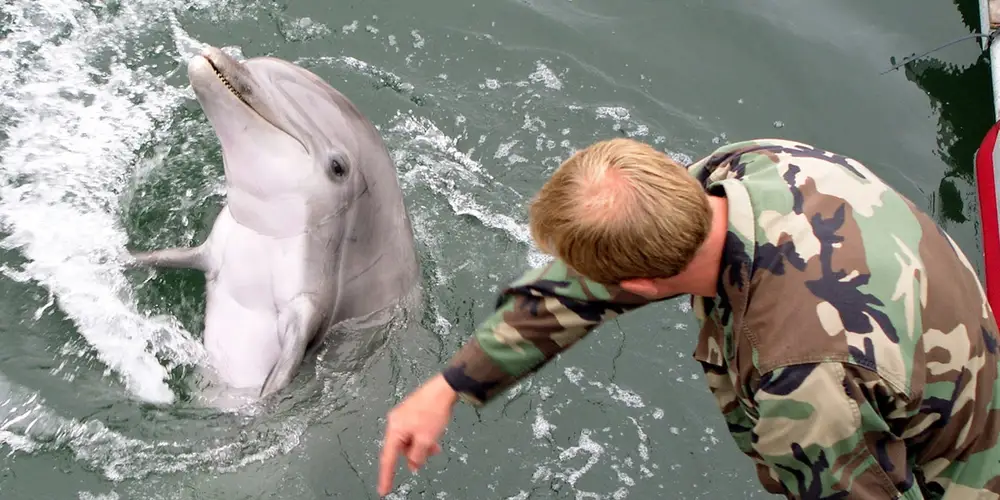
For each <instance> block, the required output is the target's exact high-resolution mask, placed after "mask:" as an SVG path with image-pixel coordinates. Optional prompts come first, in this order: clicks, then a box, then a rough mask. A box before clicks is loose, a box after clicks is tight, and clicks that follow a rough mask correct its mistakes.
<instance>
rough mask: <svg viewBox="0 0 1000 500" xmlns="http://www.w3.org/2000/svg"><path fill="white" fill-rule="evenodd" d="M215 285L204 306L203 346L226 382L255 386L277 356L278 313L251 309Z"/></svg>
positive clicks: (260, 382)
mask: <svg viewBox="0 0 1000 500" xmlns="http://www.w3.org/2000/svg"><path fill="white" fill-rule="evenodd" d="M225 292H226V290H225V289H224V288H221V287H220V288H216V289H215V293H212V294H211V295H210V296H209V297H208V300H207V304H206V308H205V336H204V343H205V350H206V351H207V352H208V355H209V361H210V362H211V364H212V368H213V370H214V371H215V372H216V373H217V374H218V376H219V377H220V378H221V379H222V381H223V382H225V383H226V384H227V385H230V386H233V387H239V388H247V387H258V386H260V385H261V384H263V383H264V380H265V379H266V378H267V374H268V373H269V372H270V371H271V368H272V367H273V366H274V364H275V363H276V362H277V360H278V356H279V355H280V353H281V343H280V341H279V338H278V320H277V313H276V311H275V310H274V309H273V308H270V309H250V308H247V307H244V306H242V305H241V304H239V303H238V302H237V301H236V300H234V297H233V296H232V295H230V294H227V293H225Z"/></svg>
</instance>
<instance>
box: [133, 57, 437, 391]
mask: <svg viewBox="0 0 1000 500" xmlns="http://www.w3.org/2000/svg"><path fill="white" fill-rule="evenodd" d="M187 71H188V79H189V81H190V83H191V87H192V88H193V89H194V93H195V96H196V98H197V100H198V103H199V104H200V106H201V108H202V110H203V111H204V113H205V115H206V117H207V118H208V121H209V122H210V123H211V126H212V128H213V130H214V131H215V134H216V136H217V137H218V139H219V142H220V145H221V147H222V157H223V166H224V171H225V182H226V202H225V204H224V205H223V207H222V210H221V211H220V212H219V214H218V216H217V217H216V219H215V221H214V223H213V225H212V229H211V232H210V234H209V235H208V236H207V237H206V238H205V240H204V242H203V243H201V244H200V245H197V246H192V247H176V248H162V249H156V250H151V251H146V252H138V251H130V252H129V254H130V256H131V257H132V259H133V260H132V262H131V263H130V265H132V266H151V267H161V268H187V269H197V270H200V271H202V272H204V273H205V277H206V287H205V288H206V289H205V320H204V334H203V340H202V341H203V343H204V346H205V350H206V351H207V353H208V358H209V362H210V364H211V367H210V368H211V369H212V371H214V372H215V374H216V376H217V377H219V378H220V379H221V381H222V382H224V383H225V384H226V385H228V386H230V387H234V388H237V389H242V390H250V391H256V390H258V388H259V393H258V396H259V397H260V398H264V397H266V396H268V395H271V394H273V393H275V392H277V391H280V390H281V389H283V388H284V387H286V386H287V385H288V384H289V382H290V381H291V380H292V378H293V377H294V376H295V374H296V373H297V371H298V369H299V366H300V365H301V363H302V360H303V358H304V356H305V354H306V352H307V351H308V350H309V349H311V348H312V347H313V346H315V345H317V343H318V342H319V341H321V340H322V338H323V337H324V336H325V333H326V332H327V331H329V329H330V328H331V327H333V326H334V325H336V324H337V323H340V322H342V321H344V320H347V319H351V318H361V317H364V316H367V315H370V314H372V313H375V312H377V311H380V310H383V309H384V308H386V307H388V306H390V305H392V304H393V303H394V302H395V301H397V300H399V299H400V298H401V297H403V296H404V295H406V294H407V293H409V291H411V290H412V289H413V287H415V286H416V283H417V281H418V277H419V269H418V262H417V257H416V252H415V250H414V237H413V230H412V227H411V223H410V218H409V216H408V214H407V210H406V206H405V204H404V202H403V194H402V191H401V189H400V185H399V179H398V178H397V172H396V168H395V165H394V164H393V161H392V159H391V158H390V156H389V152H388V150H387V149H386V146H385V144H384V142H383V140H382V137H381V135H380V134H379V132H378V130H376V128H375V127H374V126H373V125H372V123H371V122H370V121H369V120H368V119H367V118H366V117H365V116H364V115H363V114H362V113H361V111H359V110H358V108H357V107H355V105H354V104H353V103H352V102H351V101H350V100H348V98H347V97H345V96H344V95H343V94H341V93H340V92H338V91H337V90H335V89H334V88H333V87H331V86H330V85H329V84H327V83H326V82H325V81H324V80H322V79H321V78H320V77H318V76H316V75H315V74H313V73H312V72H310V71H308V70H306V69H304V68H302V67H300V66H298V65H295V64H293V63H291V62H288V61H285V60H281V59H278V58H274V57H254V58H250V59H248V60H245V61H243V62H240V61H237V60H236V59H234V58H232V57H230V56H229V55H227V54H226V53H224V52H222V51H221V50H219V49H218V48H215V47H207V48H206V49H205V50H203V51H202V52H201V53H200V54H199V55H197V56H194V57H192V58H191V59H190V60H189V62H188V66H187Z"/></svg>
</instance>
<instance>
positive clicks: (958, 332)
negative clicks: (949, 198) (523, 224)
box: [444, 140, 1000, 499]
mask: <svg viewBox="0 0 1000 500" xmlns="http://www.w3.org/2000/svg"><path fill="white" fill-rule="evenodd" d="M688 169H689V172H690V173H691V175H693V176H694V177H695V178H697V179H698V180H699V181H700V182H701V183H702V184H703V185H704V186H705V189H706V191H707V192H709V193H710V194H714V195H720V196H726V197H727V199H728V202H729V203H728V204H729V212H728V217H729V225H728V233H727V238H726V243H725V250H724V256H723V263H722V269H721V270H720V278H719V282H718V292H717V294H716V296H715V297H693V298H692V305H693V310H694V313H695V317H696V318H697V320H698V322H699V324H700V326H701V329H700V333H699V337H698V341H697V346H696V347H695V350H694V358H695V359H696V360H697V361H699V362H700V363H701V365H702V367H703V369H704V371H705V373H706V379H707V381H708V385H709V388H710V389H711V392H712V394H713V395H714V396H715V399H716V400H717V402H718V404H719V408H720V409H721V411H722V414H723V416H724V417H725V420H726V423H727V424H728V428H729V430H730V432H731V434H732V436H733V438H734V439H735V441H736V444H737V445H738V446H739V448H740V449H741V450H742V451H743V452H744V453H746V454H747V455H748V456H749V457H750V458H751V459H753V460H754V462H755V463H756V465H757V472H758V477H759V479H760V481H761V483H762V485H763V487H764V488H765V489H766V490H768V491H770V492H772V493H778V494H783V495H785V496H786V497H788V498H802V499H821V498H822V499H826V498H864V499H887V498H907V499H913V498H942V497H943V496H945V494H946V493H947V497H948V498H956V499H957V498H983V499H985V498H990V499H997V498H1000V497H998V493H1000V446H998V443H997V437H998V433H1000V413H998V410H997V408H1000V397H998V396H1000V394H998V391H1000V382H998V377H997V371H998V370H997V364H998V355H997V326H996V323H995V320H994V318H993V313H992V311H991V310H990V308H989V306H988V305H987V303H986V298H985V295H984V293H983V290H982V287H981V285H980V281H979V279H978V277H977V275H976V273H975V271H974V269H973V268H972V266H971V265H970V263H969V262H968V260H967V258H966V257H965V255H963V253H962V251H961V250H960V249H959V248H958V247H957V245H956V244H955V243H954V241H952V239H951V238H950V237H949V236H948V235H947V234H946V233H945V231H944V230H942V229H941V228H940V227H939V226H938V225H937V224H936V223H935V222H934V221H933V220H932V219H931V218H930V217H928V216H927V215H926V214H925V213H924V212H922V211H921V210H920V209H918V208H917V207H916V206H914V205H913V204H912V203H911V202H910V201H909V200H907V199H906V198H905V197H903V196H902V195H900V194H899V193H897V192H895V191H894V190H892V189H891V188H889V187H888V186H887V185H886V184H884V183H883V182H882V181H881V180H880V179H878V178H877V177H876V176H875V175H874V174H872V173H871V172H870V171H869V170H868V169H867V168H865V167H864V166H863V165H862V164H860V163H859V162H857V161H856V160H854V159H851V158H847V157H844V156H841V155H837V154H834V153H830V152H826V151H821V150H818V149H815V148H813V147H811V146H808V145H805V144H801V143H796V142H790V141H779V140H757V141H747V142H742V143H736V144H730V145H727V146H724V147H722V148H719V149H718V150H716V151H715V152H713V153H712V154H711V155H709V156H708V157H706V158H704V159H702V160H700V161H698V162H696V163H694V164H692V165H691V166H689V168H688ZM931 285H933V286H931ZM646 304H648V301H646V300H645V299H643V298H641V297H638V296H635V295H633V294H630V293H628V292H625V291H624V290H622V289H620V288H617V287H615V286H605V285H600V284H598V283H595V282H593V281H590V280H588V279H586V278H584V277H582V276H580V275H578V274H577V273H575V272H573V271H572V270H571V269H568V268H567V267H566V265H565V264H563V263H562V262H560V261H558V260H556V261H553V262H551V263H550V264H548V265H546V266H544V267H542V268H539V269H534V270H531V271H529V272H527V273H526V274H524V275H523V276H521V277H520V278H519V279H517V280H516V281H514V282H513V283H511V284H510V285H509V286H507V287H506V288H505V289H504V290H503V292H502V294H501V296H500V299H499V301H498V303H497V307H496V311H495V312H494V313H493V314H492V315H491V316H490V317H489V318H487V319H486V320H485V321H484V322H483V323H482V324H481V325H480V326H479V328H478V329H477V330H476V332H475V333H474V334H473V335H472V337H471V338H470V339H469V341H468V342H467V343H466V344H465V345H464V346H463V347H462V349H461V350H460V351H459V352H458V353H456V354H455V356H454V357H453V358H452V360H451V361H450V363H449V365H448V366H447V367H446V368H445V370H444V376H445V379H446V380H447V381H448V382H449V383H450V384H451V386H452V387H453V388H454V389H455V390H456V391H458V392H459V394H460V395H461V396H462V398H463V399H464V400H466V401H468V402H471V403H473V404H477V405H481V404H485V403H486V402H488V401H490V400H491V399H492V398H494V397H495V396H496V395H497V394H499V393H500V392H502V391H504V390H505V389H507V388H509V387H510V386H511V385H512V384H514V383H515V382H517V381H518V380H519V379H521V378H523V377H525V376H527V375H529V374H530V373H533V372H534V371H536V370H538V369H539V368H541V367H542V366H544V365H545V363H546V362H548V361H549V360H551V359H552V358H553V357H554V356H555V355H556V354H558V353H560V352H562V351H564V350H566V349H567V348H569V347H570V346H572V345H573V344H574V343H575V342H577V341H578V340H580V339H581V338H582V337H583V336H584V335H586V334H587V333H588V332H590V331H592V330H593V329H594V328H596V327H598V326H599V325H601V324H602V323H603V322H605V321H607V320H609V319H611V318H613V317H615V316H617V315H620V314H623V313H625V312H627V311H629V310H633V309H635V308H638V307H641V306H644V305H646Z"/></svg>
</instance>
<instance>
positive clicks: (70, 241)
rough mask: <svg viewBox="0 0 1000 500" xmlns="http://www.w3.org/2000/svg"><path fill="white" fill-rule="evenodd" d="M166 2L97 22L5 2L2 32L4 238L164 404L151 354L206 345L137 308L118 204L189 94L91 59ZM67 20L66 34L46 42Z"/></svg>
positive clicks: (167, 398)
mask: <svg viewBox="0 0 1000 500" xmlns="http://www.w3.org/2000/svg"><path fill="white" fill-rule="evenodd" d="M170 7H171V5H170V4H169V3H165V2H163V3H157V2H149V1H145V2H143V1H140V2H132V3H125V4H122V5H121V11H120V12H119V13H118V14H117V15H116V16H115V17H113V18H111V19H110V20H102V19H98V18H97V17H95V15H94V14H93V13H92V12H91V10H90V8H89V7H86V6H83V5H81V4H77V3H71V2H65V1H62V0H42V1H35V0H15V1H14V2H13V4H11V5H10V6H9V7H7V8H6V9H5V10H7V11H8V12H9V13H10V14H11V15H12V24H13V30H12V33H11V34H10V35H9V36H8V37H6V38H5V39H2V40H0V102H3V103H4V106H5V108H6V110H8V111H9V112H10V114H11V115H12V116H11V118H10V119H8V121H9V122H13V124H11V125H7V126H6V127H5V130H4V131H5V132H6V133H7V135H8V136H9V139H8V141H7V143H6V144H5V145H4V147H3V150H2V151H0V158H2V160H0V161H2V163H0V171H2V172H3V178H2V179H0V220H2V223H3V228H4V230H6V231H7V232H9V233H10V236H9V237H8V238H6V239H5V240H3V245H4V246H5V247H7V248H17V249H19V250H20V251H21V252H22V253H23V254H24V256H25V257H27V258H28V259H29V261H30V262H29V263H28V264H26V265H25V266H24V269H23V270H21V271H22V274H23V276H20V277H27V278H30V279H31V280H33V281H35V282H38V283H40V284H41V285H42V286H44V287H45V288H47V289H48V290H49V291H50V292H51V293H53V295H54V296H55V300H56V302H57V303H58V305H59V307H60V309H62V311H63V312H65V313H66V314H67V315H68V316H69V317H70V318H71V319H72V320H73V322H74V323H75V324H76V327H77V329H78V331H79V332H80V334H81V335H82V336H83V337H84V338H85V339H86V340H87V343H88V344H89V345H90V346H91V347H93V348H94V349H95V350H96V351H97V357H98V359H100V360H101V361H102V362H104V363H105V364H107V366H108V367H109V368H110V369H111V370H112V371H113V372H114V373H115V374H116V375H117V376H118V377H120V378H121V379H122V381H123V382H124V385H125V386H126V388H127V389H128V390H129V391H130V392H131V393H132V394H133V395H134V396H136V397H138V398H141V399H144V400H147V401H153V402H164V403H165V402H171V401H172V400H173V397H174V396H173V394H172V393H171V391H170V389H169V388H168V387H167V385H166V382H165V379H166V376H167V370H166V368H165V367H164V366H161V365H160V363H159V362H158V361H157V358H156V355H157V354H161V355H163V357H165V358H167V359H169V360H170V361H172V362H175V363H185V362H193V361H195V360H197V359H198V358H199V356H200V351H199V345H198V344H197V342H194V341H193V340H192V339H191V336H190V335H189V334H188V333H187V332H185V331H183V329H182V328H180V327H179V326H178V325H177V324H175V322H173V321H171V320H168V319H165V318H148V317H145V316H144V315H142V314H140V313H138V312H137V311H136V309H135V306H134V303H133V300H132V298H131V297H130V293H129V292H130V285H129V283H128V282H127V281H126V279H125V277H124V274H123V272H122V270H121V266H120V265H119V264H118V262H117V259H118V258H119V257H120V256H121V255H122V254H123V253H124V248H125V242H126V236H125V233H124V231H123V230H122V228H121V224H120V217H121V216H120V214H118V213H117V211H116V210H117V196H118V193H119V191H120V190H121V189H122V187H123V186H124V179H125V178H126V177H127V175H128V170H129V168H130V163H131V162H132V161H133V160H134V151H135V150H136V149H137V148H138V147H139V146H140V145H141V144H143V143H144V142H145V141H146V140H148V139H149V137H150V134H151V133H152V132H153V131H154V127H155V124H156V123H157V121H158V120H162V119H165V118H167V117H168V116H169V113H170V112H171V111H172V110H173V108H174V106H175V105H176V104H177V103H178V102H179V101H180V100H181V99H182V98H183V94H182V92H181V91H179V90H178V89H174V88H171V87H169V86H167V85H166V84H165V83H164V80H163V78H162V77H158V76H154V75H152V74H150V73H149V72H148V71H147V70H146V69H133V68H129V67H127V66H126V65H125V64H123V63H122V62H120V61H119V58H118V57H113V58H112V61H111V63H110V71H109V72H108V74H107V75H102V77H101V78H95V76H97V75H100V74H101V73H102V72H101V71H100V70H99V69H97V68H95V67H93V66H91V65H90V64H89V61H90V59H91V58H92V57H93V56H92V55H93V54H95V53H100V51H102V50H107V51H111V53H113V54H121V53H122V52H123V49H122V47H121V45H122V40H125V39H129V38H132V37H133V36H134V33H133V30H137V29H140V28H139V27H141V26H143V25H147V24H149V23H150V21H151V20H153V19H155V18H156V17H162V16H164V15H165V14H166V13H168V12H169V9H170ZM60 26H67V27H71V28H72V29H71V31H69V33H70V34H69V35H68V36H66V37H65V38H64V39H62V40H61V41H60V43H51V40H50V39H51V38H52V37H53V32H54V31H58V30H57V29H56V28H57V27H60ZM183 41H184V42H185V43H186V42H188V41H189V39H187V38H185V39H184V40H183ZM195 45H196V44H195ZM32 47H37V50H35V51H34V52H32ZM179 50H181V49H180V48H179ZM140 95H141V96H142V99H141V100H138V99H135V97H137V96H140ZM136 101H137V102H136ZM17 274H18V273H17V270H13V271H11V270H8V275H10V276H11V277H18V276H17ZM149 346H153V347H152V349H150V348H149Z"/></svg>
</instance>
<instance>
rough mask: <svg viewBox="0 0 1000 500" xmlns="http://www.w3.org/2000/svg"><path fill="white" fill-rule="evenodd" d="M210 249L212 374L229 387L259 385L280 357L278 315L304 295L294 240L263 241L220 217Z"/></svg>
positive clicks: (209, 346)
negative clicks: (213, 372)
mask: <svg viewBox="0 0 1000 500" xmlns="http://www.w3.org/2000/svg"><path fill="white" fill-rule="evenodd" d="M210 238H211V243H210V245H209V248H210V250H209V252H210V255H211V257H210V260H211V262H212V269H211V271H210V272H209V277H208V279H209V281H208V283H206V285H207V290H206V292H207V297H206V308H205V333H204V344H205V349H206V350H207V351H208V354H209V358H210V361H211V364H212V368H213V369H214V371H215V372H216V373H217V375H218V376H219V377H220V378H221V379H222V381H223V382H225V383H226V384H228V385H230V386H233V387H240V388H248V387H258V386H260V385H261V384H263V383H264V380H265V379H266V378H267V375H268V373H269V372H270V371H271V368H272V367H274V365H275V362H276V361H277V360H278V357H279V355H280V354H281V341H280V333H281V332H279V331H278V327H279V325H278V315H279V311H280V310H281V309H282V308H283V307H285V306H286V304H288V303H289V302H290V301H291V300H292V299H293V298H295V296H297V295H299V294H301V293H303V292H304V288H305V279H304V275H305V273H303V272H302V271H301V269H300V266H298V265H297V262H300V261H303V260H304V256H305V250H304V248H303V246H302V244H301V243H300V242H297V241H296V240H295V239H288V238H285V239H275V238H270V237H267V236H262V235H260V234H258V233H256V232H254V231H252V230H250V229H248V228H246V227H243V226H241V225H239V224H237V223H236V222H235V221H234V220H233V219H232V216H231V215H230V213H229V212H228V210H223V211H222V212H221V213H220V214H219V219H217V221H216V224H215V227H213V230H212V235H211V237H210Z"/></svg>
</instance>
